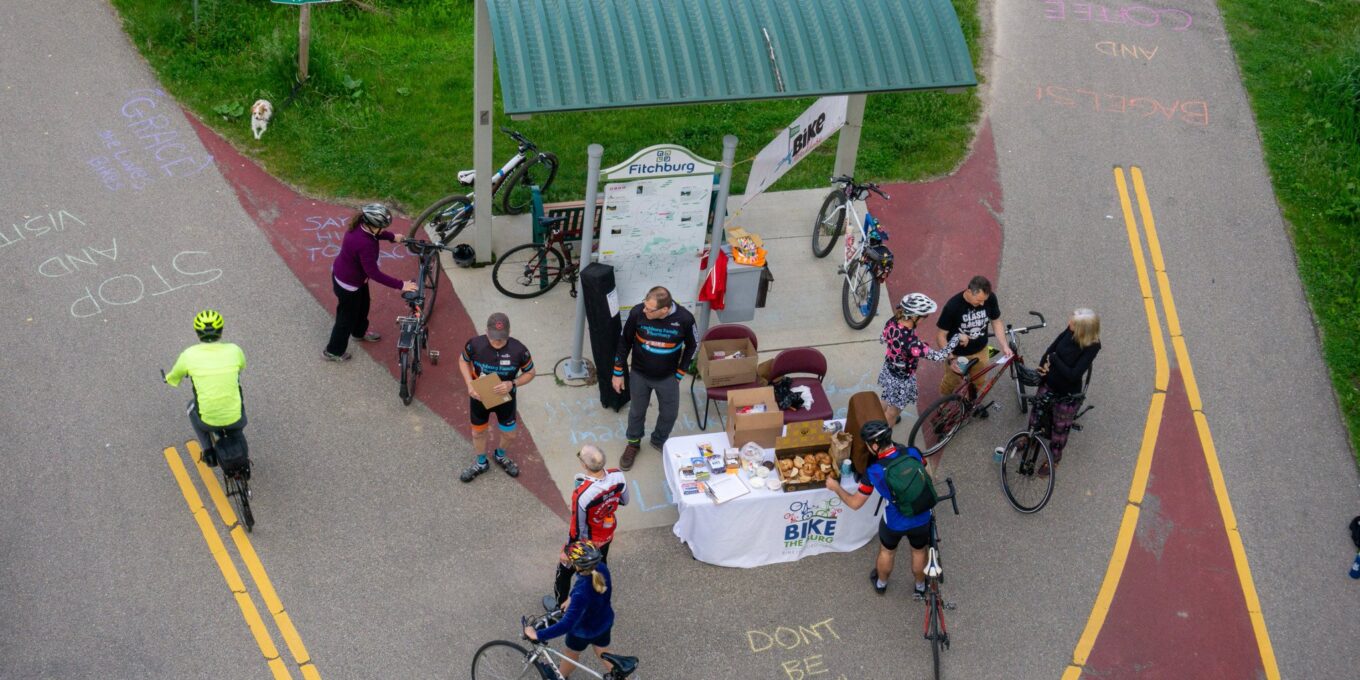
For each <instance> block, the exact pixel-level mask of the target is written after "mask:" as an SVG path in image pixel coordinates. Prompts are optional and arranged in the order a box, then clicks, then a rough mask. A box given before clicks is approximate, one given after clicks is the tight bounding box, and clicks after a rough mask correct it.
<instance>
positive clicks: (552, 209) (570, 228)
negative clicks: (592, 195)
mask: <svg viewBox="0 0 1360 680" xmlns="http://www.w3.org/2000/svg"><path fill="white" fill-rule="evenodd" d="M530 191H531V192H532V193H533V219H534V243H539V244H541V243H543V241H544V240H545V239H547V238H548V230H547V229H545V228H543V226H542V223H543V220H545V219H547V218H550V217H565V218H567V220H566V221H565V222H563V224H564V225H565V226H566V237H567V240H568V241H580V240H581V230H582V228H584V227H585V219H586V202H585V201H567V202H565V203H549V204H546V205H545V204H544V203H543V194H542V193H540V192H539V190H538V187H533V188H532V189H531V190H530ZM603 211H604V197H603V196H601V197H600V198H599V199H598V200H597V201H596V203H595V239H596V240H599V238H600V218H601V213H602V212H603Z"/></svg>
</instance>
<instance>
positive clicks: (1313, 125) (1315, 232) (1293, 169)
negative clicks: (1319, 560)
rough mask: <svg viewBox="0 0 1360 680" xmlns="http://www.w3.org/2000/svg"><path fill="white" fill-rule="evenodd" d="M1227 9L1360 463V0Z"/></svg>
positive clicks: (1239, 2)
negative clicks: (1356, 0)
mask: <svg viewBox="0 0 1360 680" xmlns="http://www.w3.org/2000/svg"><path fill="white" fill-rule="evenodd" d="M1219 7H1220V8H1221V9H1222V12H1223V16H1224V19H1225V20H1226V24H1227V28H1228V34H1229V36H1230V37H1231V39H1232V44H1233V47H1234V49H1235V50H1236V52H1237V60H1238V63H1239V64H1240V66H1241V69H1242V78H1243V82H1244V84H1245V85H1246V88H1247V93H1248V94H1249V96H1250V97H1251V103H1252V108H1253V109H1254V110H1255V112H1256V121H1257V125H1258V126H1259V128H1260V131H1261V140H1262V143H1263V145H1264V147H1265V154H1266V163H1267V165H1268V166H1269V168H1270V174H1271V178H1272V180H1273V182H1274V185H1275V195H1276V197H1277V198H1278V199H1279V202H1280V206H1281V208H1282V210H1283V212H1284V216H1285V219H1286V220H1287V221H1288V223H1289V225H1290V233H1291V235H1292V237H1293V240H1294V249H1295V251H1296V252H1297V253H1298V258H1299V274H1300V276H1301V277H1302V279H1303V285H1304V288H1305V290H1306V291H1307V293H1308V299H1309V302H1310V304H1311V305H1312V307H1313V313H1314V314H1315V315H1316V317H1317V320H1318V324H1319V326H1320V328H1321V335H1322V351H1323V356H1324V358H1325V360H1326V362H1327V366H1328V367H1329V369H1330V371H1331V377H1332V386H1333V387H1334V388H1335V389H1336V395H1337V399H1338V401H1339V402H1340V404H1341V411H1342V414H1343V416H1344V418H1345V420H1346V424H1347V426H1348V428H1349V429H1350V437H1351V450H1352V453H1353V454H1356V455H1357V463H1360V257H1357V254H1360V2H1354V1H1350V0H1327V1H1321V0H1288V1H1283V2H1282V1H1281V0H1219Z"/></svg>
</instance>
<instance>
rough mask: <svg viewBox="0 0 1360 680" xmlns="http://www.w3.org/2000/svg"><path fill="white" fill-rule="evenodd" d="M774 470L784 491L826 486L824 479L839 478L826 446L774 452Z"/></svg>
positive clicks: (793, 448) (802, 447)
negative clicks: (777, 473)
mask: <svg viewBox="0 0 1360 680" xmlns="http://www.w3.org/2000/svg"><path fill="white" fill-rule="evenodd" d="M774 459H775V460H774V464H775V469H776V470H777V471H778V472H779V479H780V481H781V482H782V483H783V487H784V490H785V491H802V490H804V489H818V488H822V487H824V486H826V478H827V477H833V478H839V477H840V471H839V470H837V469H836V466H835V462H834V461H833V460H832V459H831V453H830V451H828V447H826V446H799V447H790V448H787V449H784V450H779V449H776V450H775V454H774Z"/></svg>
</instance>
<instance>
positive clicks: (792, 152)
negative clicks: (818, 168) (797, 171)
mask: <svg viewBox="0 0 1360 680" xmlns="http://www.w3.org/2000/svg"><path fill="white" fill-rule="evenodd" d="M825 127H826V114H825V113H823V114H821V115H819V116H817V120H814V121H812V122H811V123H808V124H807V127H805V128H803V129H802V130H799V131H798V132H796V133H793V132H792V130H790V133H791V134H790V135H789V158H790V159H798V158H799V154H801V153H802V152H803V150H804V149H806V148H808V144H809V143H810V142H812V140H814V139H817V138H818V137H820V136H822V129H823V128H825Z"/></svg>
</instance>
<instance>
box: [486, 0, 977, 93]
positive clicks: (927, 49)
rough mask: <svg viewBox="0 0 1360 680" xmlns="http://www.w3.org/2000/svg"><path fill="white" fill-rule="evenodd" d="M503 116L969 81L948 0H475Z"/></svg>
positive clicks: (965, 48) (974, 80) (964, 48)
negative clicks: (489, 37) (488, 34)
mask: <svg viewBox="0 0 1360 680" xmlns="http://www.w3.org/2000/svg"><path fill="white" fill-rule="evenodd" d="M485 2H486V6H487V9H488V10H489V16H490V20H491V30H492V32H493V35H494V43H495V48H496V61H497V65H498V68H499V72H500V82H501V97H502V100H503V104H504V107H505V112H506V113H508V114H512V115H514V114H529V113H543V112H549V111H573V110H581V109H603V108H624V107H633V106H658V105H664V104H684V103H699V102H717V101H732V100H747V99H772V98H780V97H808V96H821V95H827V94H857V93H865V92H886V91H894V90H933V89H941V88H954V87H968V86H975V85H977V77H976V75H975V74H974V73H973V64H972V60H971V59H970V58H969V56H968V46H967V44H966V43H965V42H964V39H963V31H962V30H961V29H960V28H959V19H958V16H957V15H956V14H955V13H954V7H953V5H952V4H951V3H950V0H485Z"/></svg>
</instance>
